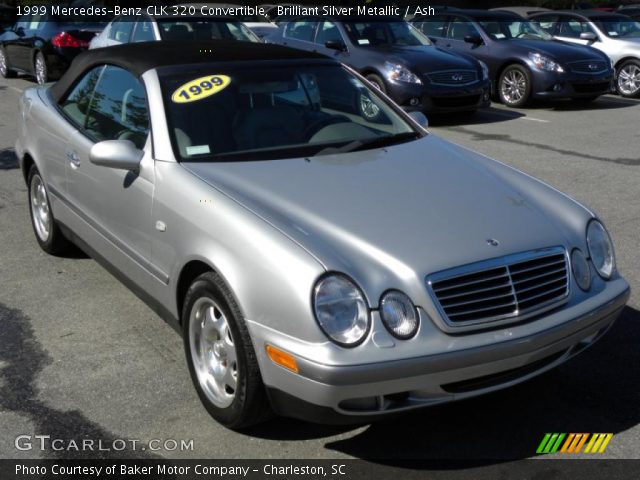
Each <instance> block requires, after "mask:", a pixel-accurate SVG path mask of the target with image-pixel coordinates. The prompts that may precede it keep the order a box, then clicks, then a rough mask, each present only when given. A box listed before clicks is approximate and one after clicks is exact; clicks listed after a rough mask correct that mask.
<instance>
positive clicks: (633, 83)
mask: <svg viewBox="0 0 640 480" xmlns="http://www.w3.org/2000/svg"><path fill="white" fill-rule="evenodd" d="M618 90H619V91H620V93H622V94H623V95H635V94H637V93H638V91H640V66H638V65H636V64H635V63H631V64H629V65H625V66H624V67H622V68H621V69H620V72H619V73H618Z"/></svg>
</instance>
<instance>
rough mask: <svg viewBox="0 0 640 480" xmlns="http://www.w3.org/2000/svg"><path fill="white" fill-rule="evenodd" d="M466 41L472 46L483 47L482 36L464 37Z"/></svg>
mask: <svg viewBox="0 0 640 480" xmlns="http://www.w3.org/2000/svg"><path fill="white" fill-rule="evenodd" d="M464 41H465V42H466V43H471V44H472V45H482V37H481V36H480V35H467V36H466V37H464Z"/></svg>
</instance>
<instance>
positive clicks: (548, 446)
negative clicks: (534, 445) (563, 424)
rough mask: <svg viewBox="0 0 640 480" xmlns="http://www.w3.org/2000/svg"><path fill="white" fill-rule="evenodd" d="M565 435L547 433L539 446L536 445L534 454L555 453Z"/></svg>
mask: <svg viewBox="0 0 640 480" xmlns="http://www.w3.org/2000/svg"><path fill="white" fill-rule="evenodd" d="M565 435H566V434H564V433H547V434H546V435H545V436H544V438H543V439H542V442H540V445H538V449H537V450H536V452H537V453H556V452H557V451H558V448H560V444H561V443H562V439H563V438H564V437H565Z"/></svg>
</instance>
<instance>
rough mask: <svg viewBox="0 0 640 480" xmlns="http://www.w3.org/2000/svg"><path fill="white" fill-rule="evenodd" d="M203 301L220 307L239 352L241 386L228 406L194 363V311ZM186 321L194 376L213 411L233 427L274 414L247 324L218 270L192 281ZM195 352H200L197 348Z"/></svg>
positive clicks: (184, 315)
mask: <svg viewBox="0 0 640 480" xmlns="http://www.w3.org/2000/svg"><path fill="white" fill-rule="evenodd" d="M202 301H205V302H208V301H213V302H214V303H215V304H216V305H217V306H218V307H219V308H220V310H221V313H222V314H223V315H224V316H225V320H226V323H227V324H228V327H229V330H230V331H231V336H232V337H233V343H234V347H235V351H236V355H237V362H236V363H237V386H236V389H235V392H234V398H233V401H232V403H231V404H230V405H229V406H227V407H225V408H221V407H219V406H217V405H215V404H214V403H213V400H212V399H211V398H210V397H209V396H208V395H207V393H206V392H205V391H204V389H203V388H202V385H201V383H200V380H199V378H198V373H197V372H196V367H195V364H194V359H193V352H192V347H191V343H192V342H191V328H192V314H194V315H195V312H194V311H193V310H194V307H195V306H197V305H198V303H200V302H202ZM195 318H197V317H194V320H193V321H194V323H195V325H196V327H197V324H198V323H200V321H199V320H198V321H197V322H196V321H195ZM203 322H204V320H203ZM182 324H183V333H184V334H183V338H184V348H185V354H186V358H187V365H188V367H189V373H190V374H191V380H192V381H193V385H194V387H195V389H196V391H197V392H198V397H200V401H201V402H202V404H203V405H204V407H205V408H206V409H207V411H208V412H209V414H210V415H211V416H212V417H213V418H214V419H215V420H217V421H218V422H219V423H221V424H222V425H224V426H225V427H227V428H230V429H233V430H239V429H243V428H247V427H250V426H252V425H255V424H258V423H261V422H263V421H266V420H268V419H269V418H271V416H272V415H273V414H272V411H271V408H270V404H269V400H268V398H267V394H266V391H265V387H264V384H263V383H262V376H261V375H260V368H259V366H258V361H257V358H256V353H255V351H254V349H253V343H252V342H251V338H250V336H249V332H248V330H247V326H246V324H245V322H244V319H243V317H242V313H241V311H240V308H239V306H238V304H237V303H236V300H235V298H234V296H233V294H232V293H231V291H230V290H229V288H228V287H227V285H226V284H225V282H224V281H223V279H222V278H221V277H220V276H219V275H218V274H217V273H215V272H207V273H204V274H202V275H200V276H199V277H198V278H197V279H196V280H195V281H194V282H193V283H192V284H191V286H190V287H189V290H188V291H187V294H186V296H185V300H184V306H183V309H182ZM195 354H196V355H197V352H195Z"/></svg>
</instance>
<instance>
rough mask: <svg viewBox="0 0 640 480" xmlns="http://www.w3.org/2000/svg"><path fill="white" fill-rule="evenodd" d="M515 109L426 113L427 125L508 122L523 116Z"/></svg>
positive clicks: (490, 108) (443, 125)
mask: <svg viewBox="0 0 640 480" xmlns="http://www.w3.org/2000/svg"><path fill="white" fill-rule="evenodd" d="M524 116H525V114H524V113H521V112H519V111H517V110H502V109H498V108H493V107H489V108H482V109H480V110H478V111H477V112H475V113H449V114H438V115H428V118H429V125H430V126H433V127H449V126H452V125H487V124H490V123H500V122H509V121H511V120H517V119H518V118H522V117H524Z"/></svg>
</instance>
